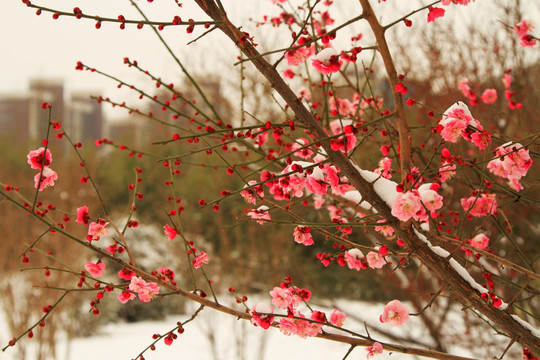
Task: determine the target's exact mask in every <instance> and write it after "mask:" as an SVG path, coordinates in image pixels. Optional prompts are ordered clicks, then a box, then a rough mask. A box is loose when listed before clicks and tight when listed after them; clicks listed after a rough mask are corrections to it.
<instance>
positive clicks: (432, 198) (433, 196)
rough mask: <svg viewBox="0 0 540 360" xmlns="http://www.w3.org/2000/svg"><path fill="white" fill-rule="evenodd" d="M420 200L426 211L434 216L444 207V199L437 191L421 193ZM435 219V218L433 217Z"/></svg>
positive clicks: (429, 190)
mask: <svg viewBox="0 0 540 360" xmlns="http://www.w3.org/2000/svg"><path fill="white" fill-rule="evenodd" d="M419 194H420V200H421V201H422V204H424V206H425V207H426V209H427V210H428V211H429V212H431V214H432V215H433V214H434V213H435V211H437V210H439V209H440V208H442V206H443V197H442V196H441V195H439V194H438V193H437V192H436V191H434V190H431V189H428V190H424V191H419ZM432 217H434V216H432Z"/></svg>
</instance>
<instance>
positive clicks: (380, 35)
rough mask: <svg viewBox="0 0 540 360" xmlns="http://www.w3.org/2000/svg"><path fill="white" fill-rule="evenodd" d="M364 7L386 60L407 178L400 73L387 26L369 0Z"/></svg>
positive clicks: (406, 126)
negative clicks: (393, 54) (391, 49)
mask: <svg viewBox="0 0 540 360" xmlns="http://www.w3.org/2000/svg"><path fill="white" fill-rule="evenodd" d="M360 4H361V5H362V9H364V18H365V19H366V20H367V21H368V23H369V26H370V27H371V30H372V31H373V34H374V35H375V39H376V40H377V49H378V50H379V53H380V54H381V57H382V59H383V62H384V67H385V69H386V73H387V74H388V81H390V88H391V89H392V96H393V97H394V107H395V111H396V113H397V127H398V131H399V147H400V154H401V177H402V180H405V176H407V174H408V173H409V171H410V169H411V147H410V142H409V124H408V123H407V117H406V116H405V107H404V106H403V97H402V96H401V93H398V92H397V91H396V84H397V83H399V79H398V74H397V71H396V68H395V66H394V61H393V60H392V54H391V53H390V49H389V48H388V43H387V42H386V38H385V36H384V32H385V28H384V27H383V26H382V25H381V24H380V23H379V21H378V20H377V17H376V16H375V13H374V12H373V9H372V8H371V5H370V3H369V0H360Z"/></svg>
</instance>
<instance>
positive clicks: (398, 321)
mask: <svg viewBox="0 0 540 360" xmlns="http://www.w3.org/2000/svg"><path fill="white" fill-rule="evenodd" d="M380 320H381V322H382V323H385V324H388V325H390V326H401V325H403V324H404V323H405V322H407V320H409V309H408V308H407V306H405V305H403V304H402V303H401V301H399V300H392V301H390V302H389V303H388V304H386V305H385V306H384V310H383V314H382V315H381V317H380Z"/></svg>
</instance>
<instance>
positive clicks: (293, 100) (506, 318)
mask: <svg viewBox="0 0 540 360" xmlns="http://www.w3.org/2000/svg"><path fill="white" fill-rule="evenodd" d="M195 1H196V3H197V4H198V5H199V6H200V7H201V9H202V10H204V11H205V12H206V14H207V15H208V16H210V17H211V18H212V19H213V20H214V21H216V22H220V23H219V24H218V25H217V26H218V27H219V28H220V29H221V30H222V31H223V33H224V34H225V35H227V36H228V37H229V38H230V39H231V40H232V41H233V42H234V43H235V44H236V45H237V46H238V47H239V48H240V50H241V51H242V52H243V53H244V54H245V55H246V56H247V57H249V58H252V63H253V65H254V66H255V67H256V68H257V69H258V70H259V72H260V73H261V74H262V75H263V76H265V78H266V79H267V80H268V82H269V83H270V85H271V86H272V87H273V88H274V89H275V90H276V91H277V92H278V93H279V94H280V96H281V97H282V98H283V99H284V100H285V102H286V103H287V104H288V105H289V107H290V109H291V110H292V111H293V112H294V113H295V115H296V117H297V118H298V120H299V121H300V122H302V123H303V124H304V125H306V126H308V127H309V128H310V129H311V132H312V133H313V135H314V136H315V138H316V139H324V138H325V137H326V136H327V135H326V133H325V132H324V130H323V129H322V128H321V127H320V126H319V123H318V122H317V121H316V120H315V118H314V116H313V115H312V114H311V113H310V112H309V110H308V109H306V107H305V106H304V105H303V104H302V102H301V101H300V100H299V99H298V97H297V96H296V95H295V94H294V92H293V91H292V90H291V89H290V88H289V86H288V85H287V84H286V83H285V81H284V80H283V78H282V77H281V76H280V74H279V73H278V72H277V71H276V70H275V69H274V68H273V67H272V66H271V65H270V64H269V63H268V62H267V61H266V60H265V59H264V58H262V57H260V56H259V53H258V51H257V50H256V49H255V47H254V46H253V45H252V44H251V42H250V41H249V39H246V34H244V33H243V32H242V31H240V30H239V29H238V28H237V27H236V26H234V25H233V24H232V23H231V22H230V21H229V19H228V18H227V17H226V15H225V14H224V13H222V12H221V11H220V9H219V8H218V7H217V6H216V4H215V3H214V2H213V1H212V0H195ZM360 2H361V4H362V5H363V8H364V12H365V15H366V18H367V20H368V21H369V22H370V25H371V26H372V27H373V28H374V29H373V31H374V32H375V34H376V36H378V37H379V39H378V41H379V50H380V51H381V54H382V55H383V59H384V60H385V65H386V66H387V67H388V68H387V71H388V72H389V76H390V78H391V79H390V81H391V83H392V84H393V85H395V84H396V83H397V76H396V72H395V69H394V67H393V64H392V61H391V56H390V52H389V50H388V46H387V44H386V41H385V40H384V36H383V35H384V30H383V29H382V27H381V25H380V24H379V23H378V21H377V19H376V18H375V15H374V13H373V10H372V9H371V7H370V5H369V2H368V1H367V0H360ZM392 89H393V88H392ZM394 97H395V103H396V108H397V111H398V128H399V129H400V143H401V154H402V156H401V157H402V171H403V169H405V170H408V167H409V163H410V158H409V150H408V149H409V143H408V128H407V123H406V119H405V115H404V109H403V101H402V98H401V95H400V94H396V93H394ZM400 106H401V109H400V108H399V107H400ZM321 144H322V147H323V148H324V149H325V151H326V152H327V154H328V158H329V159H330V161H331V162H332V163H333V164H335V165H336V166H337V167H338V168H339V169H340V170H341V171H342V173H343V174H345V175H346V176H347V177H348V178H349V180H350V181H351V183H352V184H353V186H354V187H355V188H356V189H357V190H358V191H360V193H361V195H362V198H363V199H365V200H366V201H368V202H369V203H370V204H371V205H372V206H373V207H374V208H375V209H376V210H377V211H378V213H379V214H380V215H381V216H383V217H384V218H386V219H387V220H388V222H389V223H390V225H391V226H392V227H394V229H395V230H396V234H397V236H398V237H399V238H401V239H402V240H404V241H405V242H406V243H408V245H409V247H410V249H411V252H412V253H415V254H416V255H417V256H418V258H419V259H420V260H421V261H422V262H423V263H424V264H425V266H427V267H428V269H429V270H430V271H431V272H432V273H433V275H435V276H436V277H437V278H439V279H440V280H441V281H442V282H443V283H444V284H445V285H446V287H447V289H448V290H449V291H450V292H452V293H453V295H454V296H455V297H456V298H457V299H459V301H461V302H463V303H468V304H470V305H471V306H472V307H473V308H474V309H476V310H477V311H478V312H479V313H481V314H482V315H484V316H485V317H486V318H488V319H489V320H490V321H491V322H492V323H493V324H494V325H495V326H496V327H498V328H499V329H500V330H501V331H504V332H505V333H506V334H507V335H508V336H509V337H510V338H512V339H516V341H517V342H519V343H520V344H521V345H523V346H524V347H527V348H529V349H530V350H531V351H532V352H533V353H535V354H540V338H538V337H537V336H535V335H534V334H533V333H532V332H531V330H530V329H528V328H527V327H525V326H523V325H522V324H521V323H520V322H518V321H517V320H516V319H514V318H513V317H512V315H511V314H510V312H509V311H507V310H500V309H497V308H495V307H493V306H492V305H490V304H489V303H486V301H484V300H483V299H482V298H481V296H480V295H481V294H480V293H479V292H478V291H477V290H476V289H474V288H473V287H472V286H471V284H469V282H468V281H467V280H465V279H464V278H463V277H462V276H461V275H460V274H459V273H458V272H457V271H456V270H455V269H454V268H453V267H452V266H451V264H450V259H449V258H442V257H440V256H438V255H437V254H436V253H434V252H433V250H432V249H431V248H430V247H429V245H428V244H427V243H426V242H424V241H423V240H421V239H420V238H419V236H418V235H417V234H416V233H415V230H414V229H413V226H412V224H411V222H407V223H402V222H400V221H399V220H398V219H397V218H395V217H394V216H393V215H392V213H391V210H390V206H389V205H388V204H387V203H386V202H385V201H383V199H382V198H381V197H380V196H379V195H378V194H377V193H376V191H375V190H374V188H373V184H372V183H369V182H368V181H366V180H365V179H364V178H363V177H362V176H361V175H360V173H359V171H358V169H357V168H356V167H355V166H354V165H353V164H352V162H351V161H350V160H349V159H348V158H347V157H345V155H343V153H341V152H339V151H338V152H336V151H334V150H332V148H331V147H330V144H329V142H328V141H327V140H321ZM405 172H406V171H405Z"/></svg>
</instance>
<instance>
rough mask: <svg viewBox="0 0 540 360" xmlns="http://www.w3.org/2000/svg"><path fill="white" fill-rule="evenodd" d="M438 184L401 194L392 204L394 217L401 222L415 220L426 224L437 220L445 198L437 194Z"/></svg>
mask: <svg viewBox="0 0 540 360" xmlns="http://www.w3.org/2000/svg"><path fill="white" fill-rule="evenodd" d="M439 187H440V186H439V185H438V184H423V185H421V186H420V187H418V190H410V191H407V192H405V193H399V194H398V195H397V197H396V199H395V200H394V202H393V203H392V215H394V216H395V217H397V218H398V219H399V220H401V221H409V220H410V219H414V220H417V221H420V222H426V221H428V220H429V217H430V216H431V217H432V218H435V217H436V216H437V210H438V209H440V208H441V207H442V206H443V197H442V196H441V195H439V194H438V193H437V189H438V188H439Z"/></svg>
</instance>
